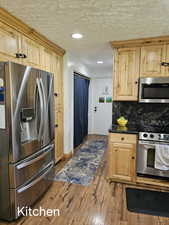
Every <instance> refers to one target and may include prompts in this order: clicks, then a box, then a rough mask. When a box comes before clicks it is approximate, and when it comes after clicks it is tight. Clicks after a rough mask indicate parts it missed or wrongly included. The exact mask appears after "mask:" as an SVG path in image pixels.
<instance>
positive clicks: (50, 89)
mask: <svg viewBox="0 0 169 225" xmlns="http://www.w3.org/2000/svg"><path fill="white" fill-rule="evenodd" d="M52 85H53V76H51V80H50V87H49V95H48V102H47V106H48V105H49V101H50V98H51V96H52V94H53V93H52Z"/></svg>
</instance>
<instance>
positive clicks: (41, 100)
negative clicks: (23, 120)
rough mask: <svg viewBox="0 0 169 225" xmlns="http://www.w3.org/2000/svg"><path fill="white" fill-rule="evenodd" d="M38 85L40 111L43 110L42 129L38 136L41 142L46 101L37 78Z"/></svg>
mask: <svg viewBox="0 0 169 225" xmlns="http://www.w3.org/2000/svg"><path fill="white" fill-rule="evenodd" d="M36 83H37V87H38V92H39V98H40V110H41V116H40V117H41V118H40V128H39V134H38V140H40V139H41V135H42V130H43V125H44V100H43V94H42V90H41V85H40V81H39V78H37V80H36Z"/></svg>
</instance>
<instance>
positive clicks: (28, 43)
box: [21, 36, 41, 68]
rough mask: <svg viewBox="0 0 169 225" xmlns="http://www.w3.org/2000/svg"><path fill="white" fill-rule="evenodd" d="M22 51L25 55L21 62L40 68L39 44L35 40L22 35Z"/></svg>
mask: <svg viewBox="0 0 169 225" xmlns="http://www.w3.org/2000/svg"><path fill="white" fill-rule="evenodd" d="M21 43H22V53H23V54H25V55H26V58H24V59H23V60H22V61H23V64H27V65H31V66H33V67H36V68H41V46H40V45H39V44H38V43H36V42H35V41H33V40H31V39H29V38H27V37H25V36H22V42H21Z"/></svg>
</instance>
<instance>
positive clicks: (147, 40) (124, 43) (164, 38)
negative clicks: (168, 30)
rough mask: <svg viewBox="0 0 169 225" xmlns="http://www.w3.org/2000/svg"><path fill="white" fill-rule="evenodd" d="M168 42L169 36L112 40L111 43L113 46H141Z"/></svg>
mask: <svg viewBox="0 0 169 225" xmlns="http://www.w3.org/2000/svg"><path fill="white" fill-rule="evenodd" d="M166 42H169V36H159V37H150V38H140V39H133V40H124V41H111V42H110V44H111V46H112V47H113V48H123V47H140V46H143V45H152V44H153V45H158V44H163V43H166Z"/></svg>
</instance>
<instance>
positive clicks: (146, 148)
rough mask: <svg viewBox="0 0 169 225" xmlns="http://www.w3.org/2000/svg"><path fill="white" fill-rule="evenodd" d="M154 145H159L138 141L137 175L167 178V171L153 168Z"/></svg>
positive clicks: (168, 174) (168, 173)
mask: <svg viewBox="0 0 169 225" xmlns="http://www.w3.org/2000/svg"><path fill="white" fill-rule="evenodd" d="M156 144H159V142H153V141H139V145H138V150H137V174H145V175H152V176H160V177H169V171H164V170H159V169H156V168H155V154H156V150H155V145H156ZM161 144H165V143H161Z"/></svg>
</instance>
